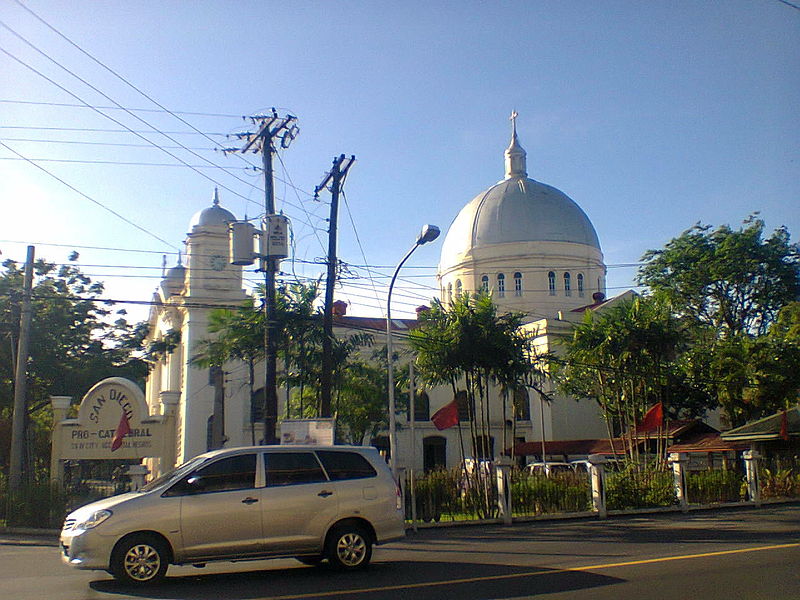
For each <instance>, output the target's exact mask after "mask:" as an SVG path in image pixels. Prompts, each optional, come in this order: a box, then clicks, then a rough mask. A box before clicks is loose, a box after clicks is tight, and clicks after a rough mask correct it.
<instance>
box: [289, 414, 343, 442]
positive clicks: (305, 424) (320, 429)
mask: <svg viewBox="0 0 800 600" xmlns="http://www.w3.org/2000/svg"><path fill="white" fill-rule="evenodd" d="M333 431H334V420H333V419H284V420H283V421H281V444H282V445H289V446H292V445H295V446H298V445H310V446H333Z"/></svg>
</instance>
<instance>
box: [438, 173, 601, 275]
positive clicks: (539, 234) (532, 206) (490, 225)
mask: <svg viewBox="0 0 800 600" xmlns="http://www.w3.org/2000/svg"><path fill="white" fill-rule="evenodd" d="M513 242H572V243H575V244H584V245H586V246H592V247H593V248H597V249H598V250H599V249H600V242H599V241H598V239H597V233H596V232H595V230H594V227H593V226H592V223H591V221H589V217H587V216H586V213H584V212H583V211H582V210H581V208H580V207H579V206H578V205H577V204H576V203H575V202H573V201H572V199H571V198H570V197H569V196H567V195H566V194H565V193H564V192H562V191H560V190H557V189H556V188H554V187H552V186H549V185H546V184H544V183H540V182H538V181H534V180H533V179H529V178H528V177H515V178H513V179H506V180H504V181H501V182H500V183H498V184H496V185H494V186H492V187H490V188H489V189H488V190H486V191H485V192H482V193H480V194H478V195H477V196H476V197H475V198H474V199H473V200H472V201H471V202H469V203H468V204H467V205H466V206H465V207H464V208H462V209H461V212H459V213H458V216H456V218H455V219H454V220H453V223H452V224H451V225H450V228H449V229H448V231H447V236H446V237H445V240H444V243H443V245H442V254H441V265H442V266H445V265H452V264H455V263H456V262H459V260H460V258H461V257H463V256H464V255H465V254H467V253H469V252H471V251H472V250H474V249H475V248H478V247H482V246H488V245H492V244H507V243H513Z"/></svg>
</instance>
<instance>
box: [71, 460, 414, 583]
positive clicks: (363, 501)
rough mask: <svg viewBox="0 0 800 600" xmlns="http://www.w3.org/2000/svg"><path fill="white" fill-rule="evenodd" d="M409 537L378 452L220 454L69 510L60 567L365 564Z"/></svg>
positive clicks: (123, 575) (135, 579) (144, 574)
mask: <svg viewBox="0 0 800 600" xmlns="http://www.w3.org/2000/svg"><path fill="white" fill-rule="evenodd" d="M404 535H405V529H404V522H403V506H402V497H401V496H400V488H399V487H398V486H397V484H396V482H395V481H394V479H393V477H392V474H391V471H390V470H389V468H388V467H387V465H386V463H385V461H384V460H383V459H382V458H381V456H380V454H378V451H377V450H376V449H375V448H364V447H356V446H325V447H321V446H260V447H249V448H234V449H225V450H217V451H214V452H209V453H207V454H202V455H200V456H197V457H195V458H193V459H191V460H189V461H188V462H186V463H185V464H183V465H182V466H180V467H178V468H177V469H175V470H174V471H172V472H170V473H168V474H166V475H164V476H162V477H159V478H158V479H156V480H154V481H152V482H150V483H149V484H147V485H146V486H144V487H143V488H142V489H141V490H139V491H137V492H130V493H127V494H122V495H119V496H113V497H111V498H106V499H104V500H100V501H97V502H93V503H91V504H88V505H86V506H83V507H81V508H79V509H78V510H76V511H74V512H72V513H70V514H69V515H68V516H67V518H66V521H65V522H64V527H63V529H62V531H61V550H62V556H63V560H64V562H65V563H67V564H69V565H71V566H73V567H76V568H78V569H102V570H107V571H109V572H110V573H111V574H112V575H114V577H116V578H117V579H119V580H121V581H124V582H127V583H133V584H147V583H153V582H155V581H158V580H159V579H161V578H162V577H164V575H165V573H166V571H167V567H168V566H169V565H170V564H178V565H180V564H194V565H196V566H202V565H204V563H206V562H208V561H216V560H247V559H261V558H271V557H272V558H278V557H295V558H297V559H298V560H299V561H301V562H303V563H306V564H318V563H320V562H321V561H323V560H325V559H327V560H328V562H329V563H330V564H331V565H332V566H334V567H336V568H339V569H345V570H354V569H361V568H363V567H366V566H367V564H369V561H370V558H371V557H372V546H373V544H381V543H384V542H389V541H391V540H395V539H399V538H401V537H403V536H404Z"/></svg>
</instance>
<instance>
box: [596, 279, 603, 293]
mask: <svg viewBox="0 0 800 600" xmlns="http://www.w3.org/2000/svg"><path fill="white" fill-rule="evenodd" d="M597 291H598V292H602V291H603V283H602V280H601V279H600V278H599V277H598V278H597Z"/></svg>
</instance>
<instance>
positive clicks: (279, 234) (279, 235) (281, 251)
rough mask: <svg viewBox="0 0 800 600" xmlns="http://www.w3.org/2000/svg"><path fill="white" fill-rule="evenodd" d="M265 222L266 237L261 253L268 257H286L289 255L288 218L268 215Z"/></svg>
mask: <svg viewBox="0 0 800 600" xmlns="http://www.w3.org/2000/svg"><path fill="white" fill-rule="evenodd" d="M266 222H267V239H266V248H265V249H264V251H263V254H264V255H266V256H267V257H269V258H275V259H278V258H286V257H287V256H289V218H288V217H285V216H283V215H269V216H268V217H267V218H266Z"/></svg>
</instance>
